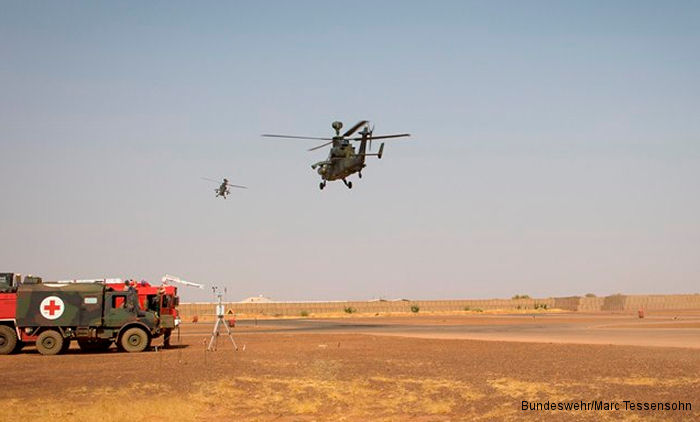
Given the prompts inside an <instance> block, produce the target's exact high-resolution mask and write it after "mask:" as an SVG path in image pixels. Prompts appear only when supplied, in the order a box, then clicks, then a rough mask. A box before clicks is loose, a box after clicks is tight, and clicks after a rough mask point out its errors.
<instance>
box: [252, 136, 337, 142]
mask: <svg viewBox="0 0 700 422" xmlns="http://www.w3.org/2000/svg"><path fill="white" fill-rule="evenodd" d="M261 136H264V137H266V138H287V139H312V140H317V141H332V140H333V138H316V137H313V136H291V135H269V134H264V135H261Z"/></svg>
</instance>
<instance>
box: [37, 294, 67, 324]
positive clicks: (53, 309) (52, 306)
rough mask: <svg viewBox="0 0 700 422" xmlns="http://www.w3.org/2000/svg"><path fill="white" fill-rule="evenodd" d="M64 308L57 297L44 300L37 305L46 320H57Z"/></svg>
mask: <svg viewBox="0 0 700 422" xmlns="http://www.w3.org/2000/svg"><path fill="white" fill-rule="evenodd" d="M64 309H65V306H64V304H63V300H61V298H60V297H58V296H49V297H46V298H44V300H42V301H41V304H40V305H39V311H40V312H41V315H42V316H43V317H44V318H46V319H58V318H60V317H61V315H63V311H64Z"/></svg>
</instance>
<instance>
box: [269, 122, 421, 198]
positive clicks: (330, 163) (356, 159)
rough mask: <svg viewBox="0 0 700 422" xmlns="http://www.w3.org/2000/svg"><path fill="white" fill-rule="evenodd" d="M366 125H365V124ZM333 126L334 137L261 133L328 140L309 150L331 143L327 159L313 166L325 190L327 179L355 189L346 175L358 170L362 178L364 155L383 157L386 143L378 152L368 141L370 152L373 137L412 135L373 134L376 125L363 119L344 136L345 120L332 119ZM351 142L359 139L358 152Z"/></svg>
mask: <svg viewBox="0 0 700 422" xmlns="http://www.w3.org/2000/svg"><path fill="white" fill-rule="evenodd" d="M363 126H364V127H363ZM331 127H332V128H333V129H334V130H335V136H334V137H332V138H315V137H308V136H289V135H268V134H266V135H262V136H266V137H269V138H291V139H316V140H322V141H330V142H326V143H325V144H323V145H319V146H316V147H313V148H311V149H309V151H314V150H317V149H319V148H323V147H325V146H327V145H332V146H331V150H330V152H329V153H328V158H327V159H326V160H324V161H319V162H318V163H314V164H312V165H311V168H312V169H314V170H316V168H318V170H317V171H318V174H319V175H320V176H321V179H322V181H321V183H320V184H319V185H318V187H319V188H320V189H321V190H323V188H325V187H326V182H327V181H331V180H342V181H343V183H345V186H347V187H348V189H352V182H351V181H349V180H345V178H346V177H348V176H350V175H351V174H354V173H357V175H358V176H359V177H360V178H362V169H363V168H365V167H366V166H367V165H366V164H365V158H366V157H368V156H376V157H377V158H379V159H381V158H382V153H383V152H384V142H382V144H381V145H380V146H379V152H377V153H376V154H372V153H368V152H366V151H367V146H368V144H369V151H371V150H372V140H374V139H389V138H402V137H405V136H411V135H410V134H409V133H400V134H397V135H380V136H374V135H372V132H373V131H374V127H371V128H370V126H369V122H368V121H367V120H360V121H359V122H357V123H356V124H355V125H354V126H353V127H351V128H350V129H348V130H347V131H346V132H345V133H343V134H342V135H341V134H340V129H342V128H343V123H342V122H338V121H336V122H333V123H332V124H331ZM361 127H363V128H362V130H361V131H360V132H359V134H360V136H359V137H355V138H349V136H352V134H353V133H355V132H357V130H358V129H360V128H361ZM351 141H360V148H359V150H358V151H357V152H355V147H353V146H352V145H351V144H350V142H351Z"/></svg>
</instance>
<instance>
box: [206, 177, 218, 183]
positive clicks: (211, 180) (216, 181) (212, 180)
mask: <svg viewBox="0 0 700 422" xmlns="http://www.w3.org/2000/svg"><path fill="white" fill-rule="evenodd" d="M202 180H208V181H210V182H214V183H221V180H214V179H210V178H208V177H202Z"/></svg>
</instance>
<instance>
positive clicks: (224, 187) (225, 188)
mask: <svg viewBox="0 0 700 422" xmlns="http://www.w3.org/2000/svg"><path fill="white" fill-rule="evenodd" d="M202 179H203V180H208V181H210V182H214V183H221V184H220V185H219V187H218V188H216V189H214V192H216V196H215V198H218V197H220V196H221V197H222V198H224V199H226V195H230V194H231V189H230V188H239V189H248V188H247V187H245V186H241V185H234V184H232V183H229V181H228V179H227V178H225V177H224V180H223V181H221V182H219V181H218V180H214V179H208V178H206V177H202Z"/></svg>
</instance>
